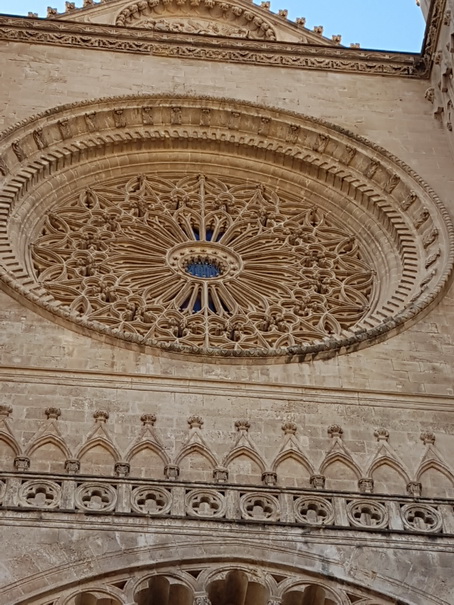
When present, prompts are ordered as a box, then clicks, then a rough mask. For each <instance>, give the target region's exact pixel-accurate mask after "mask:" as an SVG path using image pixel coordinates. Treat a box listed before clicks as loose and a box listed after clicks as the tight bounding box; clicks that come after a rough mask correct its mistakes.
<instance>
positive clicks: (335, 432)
mask: <svg viewBox="0 0 454 605" xmlns="http://www.w3.org/2000/svg"><path fill="white" fill-rule="evenodd" d="M343 433H344V429H343V428H341V427H340V426H339V425H338V424H332V425H331V426H330V427H329V428H328V435H330V436H331V437H340V438H342V435H343Z"/></svg>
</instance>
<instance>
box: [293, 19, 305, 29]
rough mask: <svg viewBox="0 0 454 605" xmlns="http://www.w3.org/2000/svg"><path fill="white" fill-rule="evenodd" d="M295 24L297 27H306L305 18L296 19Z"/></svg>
mask: <svg viewBox="0 0 454 605" xmlns="http://www.w3.org/2000/svg"><path fill="white" fill-rule="evenodd" d="M295 23H296V24H297V25H299V27H306V17H297V18H296V20H295Z"/></svg>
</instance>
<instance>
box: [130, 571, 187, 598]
mask: <svg viewBox="0 0 454 605" xmlns="http://www.w3.org/2000/svg"><path fill="white" fill-rule="evenodd" d="M192 584H193V583H192V582H190V581H188V578H186V577H185V578H183V577H182V576H181V574H175V573H173V574H164V573H157V574H155V575H152V576H150V577H149V578H148V579H146V580H142V581H141V582H140V584H139V585H138V586H136V587H135V589H134V604H137V605H148V604H149V603H156V604H158V603H159V605H192V604H193V600H194V589H193V586H192Z"/></svg>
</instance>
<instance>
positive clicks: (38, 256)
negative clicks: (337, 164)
mask: <svg viewBox="0 0 454 605" xmlns="http://www.w3.org/2000/svg"><path fill="white" fill-rule="evenodd" d="M33 263H34V268H35V272H36V275H37V277H38V279H39V281H40V283H41V284H42V285H43V286H44V287H45V289H46V290H47V292H48V293H49V294H51V295H52V296H53V297H54V299H56V300H57V301H59V302H60V303H61V305H64V306H65V307H67V308H68V309H70V311H71V313H74V314H78V315H82V316H85V317H87V318H89V319H90V320H91V321H94V322H97V324H105V325H106V326H109V327H110V328H115V329H116V330H118V331H120V332H123V333H124V332H126V333H135V334H137V335H139V336H140V337H142V338H143V339H144V341H146V342H150V343H158V344H161V345H162V344H165V343H174V342H178V343H180V344H181V345H186V346H188V347H192V348H194V347H196V348H201V349H204V350H209V349H230V350H248V349H279V348H283V347H290V346H293V345H299V344H302V343H308V342H311V341H314V340H319V339H323V338H324V337H327V336H331V335H337V336H339V335H341V334H342V333H343V332H344V331H346V330H348V329H349V328H350V327H351V326H353V325H355V324H356V323H357V322H358V321H359V320H361V318H362V317H363V316H364V314H365V313H366V312H367V310H368V305H369V299H370V294H371V291H372V287H373V283H374V272H373V271H372V270H371V268H370V266H369V264H368V263H367V262H366V260H365V258H364V256H363V253H362V251H361V249H360V247H359V245H358V242H357V240H356V238H355V236H354V234H352V233H349V232H348V231H346V230H345V229H343V228H341V227H339V226H338V225H336V224H334V223H333V222H332V221H331V220H330V217H328V216H326V215H325V214H324V213H323V212H322V211H321V210H320V209H318V208H317V207H313V206H309V205H307V204H305V203H303V202H298V203H297V202H295V201H292V200H287V199H285V198H281V197H279V195H278V194H277V193H276V192H275V191H273V190H271V189H270V188H265V187H263V186H262V185H260V184H259V183H253V182H242V183H234V182H232V183H228V182H224V181H221V180H219V179H217V178H214V177H205V176H203V175H193V176H188V177H184V178H180V179H172V180H171V179H164V178H160V177H158V176H155V175H147V176H143V175H141V176H137V177H134V178H131V179H130V180H128V181H127V182H121V181H116V182H111V183H107V184H105V185H102V186H100V185H96V186H94V187H93V188H91V189H87V190H85V191H84V192H83V193H82V194H78V195H74V196H73V197H72V198H70V199H67V200H66V201H65V203H64V204H63V205H60V206H59V207H57V208H56V209H54V210H53V211H52V212H50V213H49V214H48V215H47V216H46V218H45V221H44V224H43V227H42V231H41V235H40V236H39V237H38V238H37V239H36V240H35V241H34V243H33Z"/></svg>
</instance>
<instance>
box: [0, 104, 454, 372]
mask: <svg viewBox="0 0 454 605" xmlns="http://www.w3.org/2000/svg"><path fill="white" fill-rule="evenodd" d="M151 154H152V157H153V158H155V169H156V170H162V169H164V167H165V166H166V165H169V163H172V165H173V173H175V172H178V168H179V167H182V166H185V165H187V162H188V161H189V162H192V161H193V162H194V167H193V171H194V172H196V171H197V170H198V169H200V167H204V166H206V158H207V157H215V158H216V160H213V162H214V163H213V170H215V172H216V171H218V172H219V171H221V172H222V171H224V172H225V169H226V166H228V167H229V168H230V169H231V170H232V171H235V174H236V173H237V172H238V173H241V175H242V177H243V178H245V179H250V180H254V179H255V180H260V181H263V182H264V183H265V184H266V186H268V187H270V186H273V184H274V183H275V182H279V188H280V190H283V191H284V192H285V194H286V195H287V197H290V198H293V199H298V195H299V193H300V192H301V190H302V189H304V190H305V192H306V193H307V194H308V195H309V196H310V198H311V202H312V203H314V204H316V205H317V206H319V207H320V208H322V209H323V210H324V211H325V212H327V213H330V215H331V216H333V217H334V219H335V220H337V222H343V223H346V224H348V225H349V227H350V229H351V230H352V231H353V232H354V233H355V235H357V237H358V239H359V240H360V243H361V244H362V250H363V251H364V252H365V254H366V256H367V257H368V258H367V260H368V262H370V261H373V266H374V269H375V270H376V271H377V279H376V284H377V287H376V288H375V289H374V292H373V296H372V301H371V306H370V309H369V311H368V312H367V313H366V314H365V316H364V317H363V319H361V321H360V322H358V323H357V324H356V325H355V326H353V327H352V328H350V329H349V330H346V331H345V333H343V334H342V335H341V336H335V337H327V338H324V339H321V340H319V341H314V342H310V343H304V344H300V345H296V346H291V347H286V348H283V349H249V350H236V349H228V350H227V349H221V348H204V347H190V346H187V345H181V344H180V343H178V342H175V343H169V342H164V343H158V342H150V341H148V340H146V339H144V338H143V337H142V336H140V335H139V334H133V333H130V332H119V331H118V330H114V329H111V328H109V327H108V326H106V325H102V324H99V323H97V322H96V321H87V319H86V318H85V317H83V316H79V315H77V314H74V313H71V312H70V311H69V309H68V308H65V307H64V306H62V305H61V304H60V303H58V301H56V300H55V299H53V298H52V297H51V296H49V293H48V292H47V291H46V290H45V289H44V288H43V286H42V285H41V284H40V283H39V281H38V279H37V277H36V275H35V273H34V270H33V264H32V261H31V256H30V246H29V244H30V242H31V241H32V238H33V235H34V234H36V233H37V231H38V229H39V226H40V225H41V223H42V220H43V217H44V216H45V214H46V213H47V212H49V211H50V210H51V209H52V207H53V206H54V205H55V204H56V200H57V198H58V196H59V195H60V196H61V195H62V193H63V194H64V192H65V191H67V190H68V187H69V188H71V187H75V186H77V184H78V182H80V180H82V181H83V180H84V179H87V178H89V177H90V171H93V170H94V169H95V170H96V171H97V174H98V175H99V174H102V175H104V177H105V178H112V176H113V175H115V174H117V172H116V171H120V173H121V174H129V175H131V174H132V173H133V171H135V173H136V174H137V173H138V172H140V170H141V168H142V167H143V166H146V165H147V162H149V160H150V157H151ZM241 171H242V172H241ZM65 187H66V189H65ZM0 207H1V208H2V214H1V217H0V237H1V241H0V280H1V282H2V284H3V286H4V288H5V290H6V291H7V292H8V293H10V294H12V295H13V296H15V297H16V298H17V299H18V300H19V301H22V302H24V301H26V302H27V303H28V305H29V306H31V307H32V308H33V309H34V310H38V311H41V312H42V313H43V314H44V315H45V316H47V317H50V318H53V319H55V318H56V317H58V318H59V320H60V321H63V322H64V325H65V326H67V327H71V328H73V329H74V328H75V329H78V330H79V331H82V332H83V333H85V334H89V335H95V336H98V337H100V338H102V339H104V340H105V339H108V340H109V341H110V342H112V343H114V344H125V345H128V346H132V347H136V348H139V349H140V350H143V349H146V350H150V351H153V350H155V351H156V350H157V349H161V350H164V351H167V352H178V353H186V354H191V355H192V354H201V355H202V356H203V358H204V359H209V358H216V359H219V357H221V358H222V357H226V358H229V359H231V358H232V357H239V358H248V357H249V358H251V357H252V358H255V359H256V360H258V359H259V358H265V359H267V360H268V361H271V360H272V359H275V360H276V361H279V360H285V361H289V360H295V361H303V360H311V359H314V358H318V357H330V356H332V355H335V354H337V353H346V352H349V351H353V350H357V349H359V348H362V347H364V346H367V345H370V344H372V343H374V342H377V341H380V340H383V339H384V338H386V337H388V336H390V335H392V334H395V333H397V332H399V331H401V330H403V329H405V328H406V327H407V326H408V325H410V323H411V322H412V321H415V320H416V318H417V317H418V315H419V314H420V313H421V312H422V311H427V310H428V309H430V308H431V306H432V305H434V304H435V303H437V302H438V301H439V300H440V298H441V297H442V296H443V294H444V293H445V292H446V290H447V288H448V286H449V281H450V278H451V276H452V270H453V260H454V229H453V225H452V222H451V219H450V217H449V214H448V212H447V210H446V208H445V207H444V206H443V204H442V203H441V201H440V200H439V199H438V197H437V196H436V194H435V193H434V192H433V190H432V189H431V188H430V187H429V186H428V185H427V184H426V183H425V182H424V181H423V180H422V179H421V178H420V177H419V176H418V175H417V174H416V173H415V172H414V171H413V170H412V169H410V168H409V167H408V166H407V165H405V164H404V163H403V162H402V161H400V160H399V159H397V158H396V157H394V156H393V155H391V154H390V153H388V152H387V151H385V150H384V149H382V148H380V147H378V146H377V145H375V144H372V143H370V142H369V141H367V140H366V139H364V138H363V137H358V136H355V135H353V134H352V133H350V132H348V131H347V130H345V129H343V128H340V127H338V126H334V125H332V124H328V123H327V122H325V121H323V120H320V119H315V118H311V117H308V116H303V115H300V114H296V113H290V112H286V111H281V110H278V109H273V108H270V107H265V106H259V105H255V104H251V103H246V102H239V101H234V100H227V99H214V98H213V99H212V98H202V97H188V96H184V97H177V96H162V95H160V96H142V97H137V96H131V97H116V98H106V99H100V100H94V101H87V102H83V103H74V104H71V105H65V106H62V107H57V108H54V109H50V110H47V111H45V112H43V113H41V114H39V115H37V116H34V117H32V118H30V119H28V120H26V121H23V122H22V123H20V124H18V125H15V126H12V127H11V128H9V129H8V130H6V131H5V132H3V133H2V134H1V135H0Z"/></svg>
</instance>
